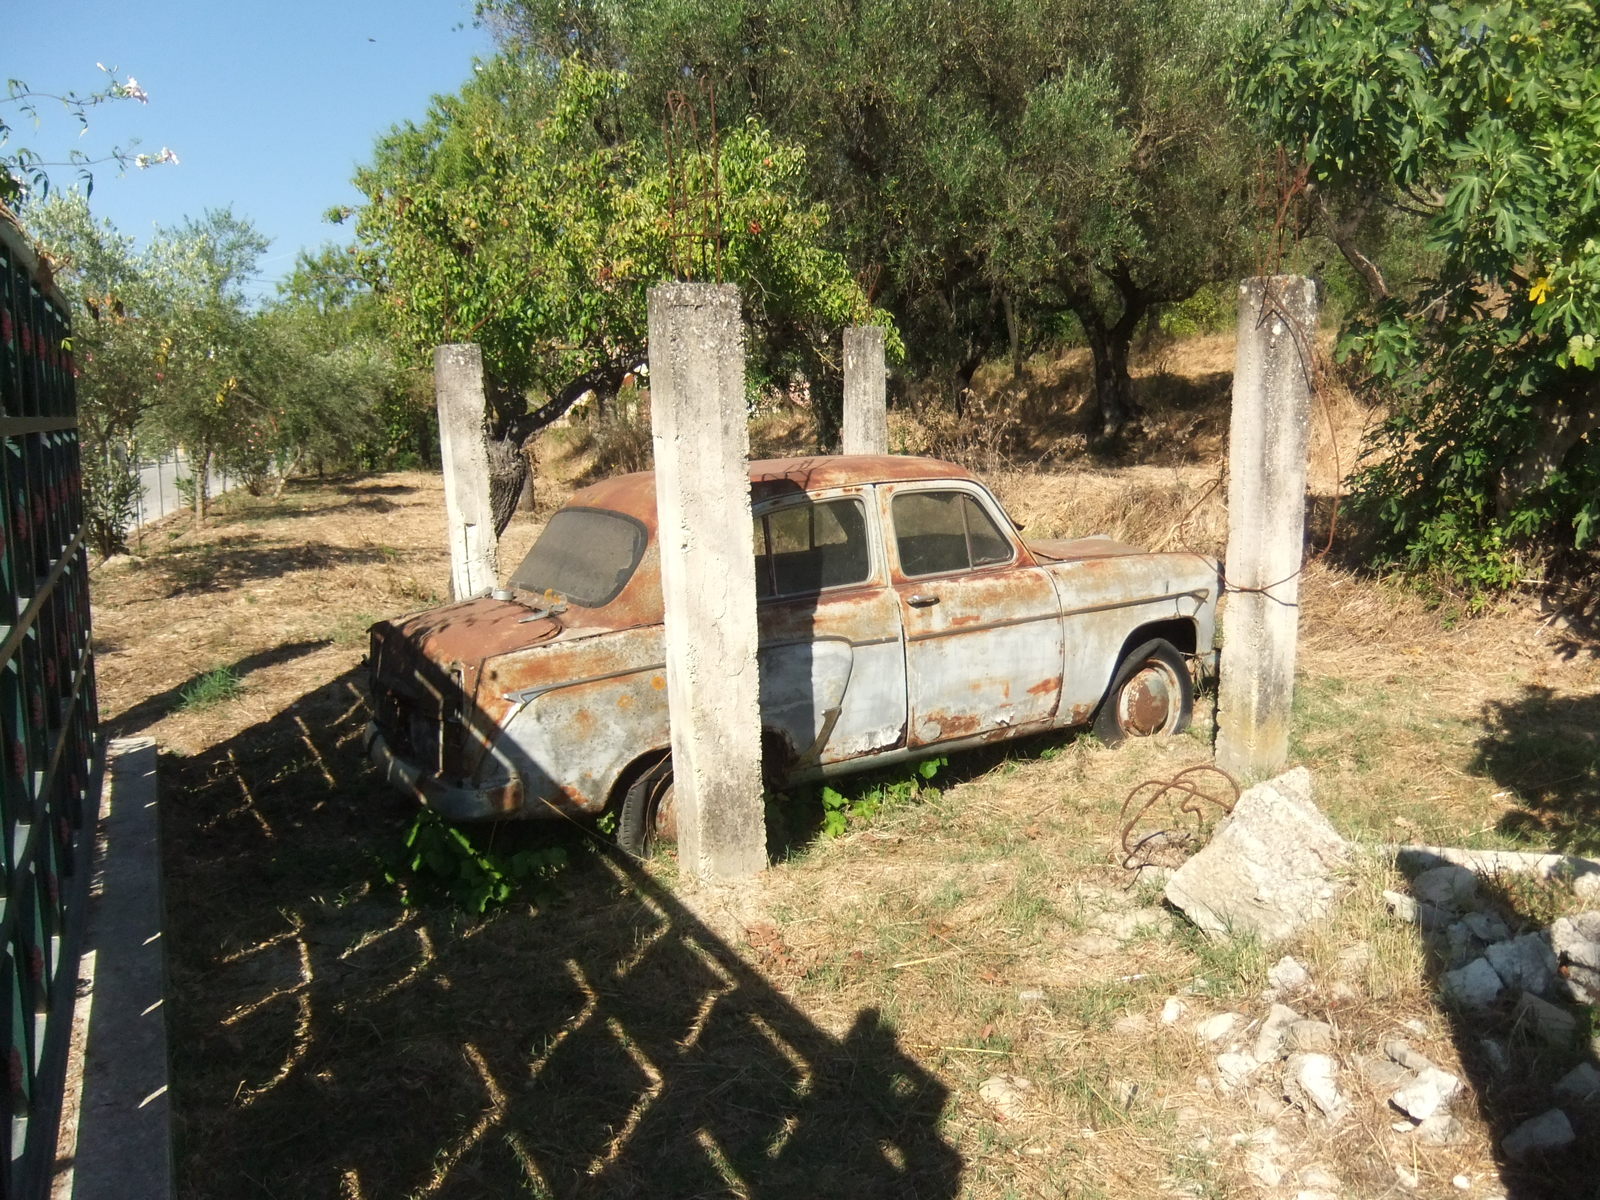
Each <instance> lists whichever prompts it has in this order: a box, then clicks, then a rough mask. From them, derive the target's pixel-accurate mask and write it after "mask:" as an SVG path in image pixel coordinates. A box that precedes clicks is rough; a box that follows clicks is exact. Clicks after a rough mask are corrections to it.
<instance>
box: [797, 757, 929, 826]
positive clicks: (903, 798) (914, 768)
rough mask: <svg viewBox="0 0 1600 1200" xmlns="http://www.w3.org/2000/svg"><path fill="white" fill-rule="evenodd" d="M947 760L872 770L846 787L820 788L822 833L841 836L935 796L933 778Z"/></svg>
mask: <svg viewBox="0 0 1600 1200" xmlns="http://www.w3.org/2000/svg"><path fill="white" fill-rule="evenodd" d="M948 762H949V760H948V759H945V758H929V759H924V760H923V761H922V762H919V763H911V764H906V765H902V766H899V767H888V768H885V769H884V770H881V771H871V772H868V773H867V774H865V775H859V776H855V777H853V778H851V779H848V780H845V781H844V786H843V788H842V789H841V788H835V787H833V786H831V785H829V784H824V785H823V786H822V787H820V788H818V789H817V795H818V798H819V799H820V800H821V801H822V814H823V815H822V832H823V833H824V834H825V835H826V836H828V837H839V836H840V835H842V834H843V833H844V832H845V830H847V829H849V828H850V827H852V826H856V825H867V824H870V823H871V822H872V821H873V819H874V818H876V817H877V816H878V814H879V813H882V812H887V811H889V810H891V809H895V808H900V807H902V806H904V805H906V804H910V803H912V802H913V801H915V800H920V799H922V798H923V797H924V796H925V795H927V794H929V793H932V794H935V795H937V794H938V789H937V788H934V787H932V786H931V785H932V782H933V777H934V776H935V775H937V774H938V773H939V771H940V769H941V768H943V767H944V766H946V765H947V764H948Z"/></svg>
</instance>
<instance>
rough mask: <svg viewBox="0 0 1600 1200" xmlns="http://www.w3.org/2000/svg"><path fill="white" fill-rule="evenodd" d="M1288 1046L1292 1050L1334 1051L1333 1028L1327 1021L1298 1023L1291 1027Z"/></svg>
mask: <svg viewBox="0 0 1600 1200" xmlns="http://www.w3.org/2000/svg"><path fill="white" fill-rule="evenodd" d="M1287 1044H1288V1047H1289V1049H1291V1050H1301V1051H1319V1052H1320V1051H1327V1050H1332V1049H1333V1026H1332V1025H1329V1024H1328V1023H1327V1022H1326V1021H1296V1022H1295V1023H1294V1024H1293V1025H1291V1026H1289V1037H1288V1042H1287Z"/></svg>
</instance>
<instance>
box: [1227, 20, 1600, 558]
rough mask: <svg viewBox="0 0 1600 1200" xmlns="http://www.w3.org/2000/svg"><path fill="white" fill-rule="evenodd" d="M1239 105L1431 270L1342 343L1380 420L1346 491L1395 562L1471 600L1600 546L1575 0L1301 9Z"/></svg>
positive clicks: (1598, 289) (1597, 222)
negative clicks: (1400, 219)
mask: <svg viewBox="0 0 1600 1200" xmlns="http://www.w3.org/2000/svg"><path fill="white" fill-rule="evenodd" d="M1255 45H1256V47H1257V48H1256V50H1255V53H1254V54H1253V55H1252V58H1251V60H1250V62H1249V63H1248V64H1247V66H1246V69H1245V70H1244V72H1243V77H1244V79H1245V83H1244V86H1243V94H1244V97H1245V100H1246V102H1247V103H1248V104H1249V105H1250V107H1251V108H1252V109H1253V110H1254V112H1255V113H1256V114H1257V116H1258V118H1259V120H1260V121H1261V123H1262V125H1263V127H1264V128H1265V129H1266V130H1267V131H1268V133H1269V135H1270V136H1272V137H1274V138H1275V139H1276V140H1277V141H1278V142H1279V143H1280V144H1281V145H1283V146H1284V147H1285V148H1286V149H1287V150H1288V151H1289V152H1290V153H1292V154H1295V155H1298V156H1299V157H1300V158H1302V159H1303V161H1304V163H1305V164H1306V166H1307V168H1308V171H1309V177H1310V179H1311V181H1312V182H1313V183H1314V184H1316V185H1317V186H1318V188H1319V189H1321V190H1322V193H1323V194H1324V195H1325V196H1329V197H1332V198H1333V201H1334V203H1335V204H1337V205H1342V206H1344V207H1345V208H1346V209H1347V210H1362V209H1365V208H1370V207H1372V206H1373V205H1381V206H1386V207H1388V208H1389V209H1391V210H1393V211H1396V212H1400V213H1404V214H1408V215H1409V217H1410V218H1411V219H1413V220H1414V221H1415V222H1416V225H1417V228H1418V232H1419V235H1420V236H1419V240H1421V241H1423V242H1425V245H1426V247H1427V249H1428V253H1429V255H1430V257H1431V258H1432V266H1433V269H1432V271H1431V273H1430V274H1429V275H1427V276H1426V277H1424V278H1422V279H1421V280H1419V281H1418V283H1417V285H1416V287H1415V289H1414V292H1411V293H1410V294H1405V295H1391V296H1389V297H1387V298H1384V299H1382V300H1381V301H1380V302H1378V303H1376V304H1375V305H1373V306H1372V307H1371V308H1370V309H1369V310H1368V311H1366V312H1365V313H1363V314H1361V315H1360V317H1359V319H1357V320H1356V321H1354V322H1353V323H1352V324H1351V325H1350V326H1349V328H1348V329H1347V330H1346V332H1345V336H1344V338H1343V339H1342V342H1341V346H1340V354H1341V355H1342V356H1343V357H1344V358H1346V359H1347V360H1349V361H1351V362H1352V363H1354V364H1357V365H1358V366H1359V367H1360V368H1361V369H1362V370H1363V371H1364V372H1366V373H1367V374H1368V375H1369V377H1370V380H1371V383H1372V386H1373V387H1375V388H1376V389H1378V390H1379V392H1380V393H1381V394H1382V395H1383V396H1384V398H1385V399H1387V400H1388V401H1389V403H1390V406H1391V411H1392V413H1393V415H1392V417H1391V419H1390V420H1389V421H1388V423H1387V425H1386V426H1385V428H1384V430H1383V434H1382V437H1381V438H1380V439H1379V441H1378V443H1377V445H1376V446H1375V447H1374V448H1373V450H1374V452H1373V453H1372V454H1371V455H1369V457H1368V460H1367V462H1366V464H1365V467H1364V469H1363V471H1362V472H1361V474H1360V475H1359V476H1358V477H1357V485H1358V495H1357V503H1358V506H1359V508H1360V509H1361V510H1362V511H1364V512H1366V513H1367V514H1368V515H1369V516H1370V517H1371V518H1373V519H1374V520H1375V522H1376V523H1377V525H1378V526H1379V528H1380V529H1381V530H1382V531H1383V533H1384V535H1385V537H1386V547H1387V549H1388V551H1389V553H1390V554H1391V555H1392V556H1393V557H1394V558H1395V559H1396V560H1398V561H1400V562H1402V563H1405V564H1407V565H1409V566H1411V567H1414V568H1418V569H1425V570H1438V571H1443V572H1445V573H1448V574H1450V575H1452V576H1454V577H1456V578H1458V579H1459V580H1460V581H1462V582H1464V583H1466V584H1467V585H1468V586H1470V587H1473V588H1485V587H1499V586H1505V585H1507V584H1509V583H1512V582H1515V581H1516V580H1517V579H1519V578H1521V577H1522V576H1523V574H1524V573H1525V567H1524V565H1523V563H1524V560H1525V559H1526V557H1527V556H1528V554H1529V553H1530V551H1533V552H1537V551H1538V550H1539V548H1540V547H1542V546H1550V545H1561V544H1564V545H1565V546H1566V547H1568V548H1577V549H1582V548H1585V547H1589V546H1592V545H1594V544H1595V541H1596V534H1597V533H1600V529H1597V525H1600V385H1597V382H1596V378H1595V375H1594V369H1593V368H1594V355H1593V349H1592V348H1593V346H1594V338H1595V335H1596V333H1597V332H1600V103H1596V100H1597V96H1600V93H1597V91H1596V83H1595V75H1594V64H1595V62H1596V61H1597V60H1600V21H1597V20H1596V13H1595V12H1594V10H1593V7H1592V5H1590V4H1589V3H1586V2H1584V0H1578V2H1567V0H1533V2H1531V3H1527V2H1524V0H1496V2H1493V3H1466V2H1462V0H1457V2H1455V3H1440V4H1433V5H1420V4H1413V3H1409V2H1403V0H1369V2H1366V3H1362V4H1359V5H1357V6H1355V7H1354V8H1350V7H1347V6H1333V7H1330V6H1328V5H1326V4H1322V3H1318V2H1317V0H1294V2H1293V3H1291V4H1290V5H1288V6H1287V7H1286V8H1285V9H1284V10H1283V13H1282V15H1281V18H1279V19H1277V20H1275V21H1274V22H1272V23H1271V24H1270V25H1269V26H1268V27H1267V28H1266V29H1264V30H1263V32H1262V35H1261V37H1260V38H1259V39H1257V41H1256V43H1255Z"/></svg>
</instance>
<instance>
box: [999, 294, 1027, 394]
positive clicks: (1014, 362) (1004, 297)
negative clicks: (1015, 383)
mask: <svg viewBox="0 0 1600 1200" xmlns="http://www.w3.org/2000/svg"><path fill="white" fill-rule="evenodd" d="M1000 304H1001V305H1002V307H1004V308H1005V311H1006V339H1007V341H1009V342H1010V344H1011V346H1010V348H1011V378H1013V379H1021V378H1022V321H1021V319H1020V318H1019V317H1018V316H1017V306H1016V304H1015V303H1013V302H1012V299H1011V296H1010V294H1009V293H1007V292H1002V293H1000Z"/></svg>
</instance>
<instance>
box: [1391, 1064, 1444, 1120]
mask: <svg viewBox="0 0 1600 1200" xmlns="http://www.w3.org/2000/svg"><path fill="white" fill-rule="evenodd" d="M1460 1094H1461V1080H1460V1079H1459V1078H1457V1077H1456V1076H1454V1075H1452V1074H1450V1072H1448V1071H1441V1070H1439V1068H1437V1067H1429V1068H1428V1069H1427V1070H1425V1071H1418V1072H1417V1073H1416V1075H1415V1076H1414V1077H1413V1078H1412V1079H1411V1080H1410V1081H1409V1082H1407V1083H1405V1084H1404V1085H1402V1086H1401V1087H1400V1089H1399V1090H1398V1091H1396V1092H1395V1094H1394V1095H1392V1096H1390V1097H1389V1103H1390V1104H1392V1105H1394V1106H1395V1107H1396V1108H1398V1109H1399V1110H1400V1111H1401V1112H1403V1113H1405V1114H1406V1116H1408V1117H1410V1118H1411V1119H1412V1120H1413V1121H1426V1120H1427V1119H1428V1118H1429V1117H1431V1116H1433V1114H1434V1113H1437V1112H1447V1111H1448V1110H1449V1108H1450V1102H1451V1101H1452V1100H1454V1099H1455V1098H1456V1097H1457V1096H1458V1095H1460Z"/></svg>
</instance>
